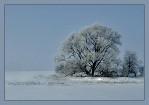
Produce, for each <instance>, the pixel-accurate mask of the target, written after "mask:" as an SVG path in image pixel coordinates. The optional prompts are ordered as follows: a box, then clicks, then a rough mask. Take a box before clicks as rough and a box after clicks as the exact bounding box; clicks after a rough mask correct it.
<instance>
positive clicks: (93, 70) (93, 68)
mask: <svg viewBox="0 0 149 105" xmlns="http://www.w3.org/2000/svg"><path fill="white" fill-rule="evenodd" d="M95 67H96V61H95V62H94V63H93V66H92V74H91V75H92V77H94V72H95V69H96V68H95Z"/></svg>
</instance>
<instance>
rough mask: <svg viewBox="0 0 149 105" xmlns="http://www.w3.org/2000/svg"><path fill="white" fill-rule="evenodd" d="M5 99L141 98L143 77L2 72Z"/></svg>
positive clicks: (46, 72)
mask: <svg viewBox="0 0 149 105" xmlns="http://www.w3.org/2000/svg"><path fill="white" fill-rule="evenodd" d="M5 100H144V78H126V77H121V78H120V77H119V78H105V77H59V76H57V75H55V74H54V72H49V71H21V72H19V71H7V72H5Z"/></svg>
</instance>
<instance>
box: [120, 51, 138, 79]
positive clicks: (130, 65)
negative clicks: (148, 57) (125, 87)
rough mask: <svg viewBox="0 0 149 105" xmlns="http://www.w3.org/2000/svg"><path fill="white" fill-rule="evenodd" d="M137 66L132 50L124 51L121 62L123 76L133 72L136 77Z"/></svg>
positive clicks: (134, 53) (135, 56)
mask: <svg viewBox="0 0 149 105" xmlns="http://www.w3.org/2000/svg"><path fill="white" fill-rule="evenodd" d="M137 68H138V58H137V54H136V52H134V51H126V52H125V54H124V62H123V76H127V77H128V76H129V75H131V74H133V75H134V76H135V77H136V74H137Z"/></svg>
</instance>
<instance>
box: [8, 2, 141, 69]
mask: <svg viewBox="0 0 149 105" xmlns="http://www.w3.org/2000/svg"><path fill="white" fill-rule="evenodd" d="M94 23H99V24H101V25H104V26H107V27H109V28H113V29H114V30H116V31H117V32H118V33H119V34H121V36H122V38H121V41H122V46H120V47H119V48H120V55H119V56H120V57H121V58H122V57H123V55H124V52H125V51H126V50H134V51H136V52H137V55H138V58H139V59H140V60H142V61H144V5H5V70H6V71H7V70H9V71H14V70H19V71H24V70H43V71H45V70H54V66H55V63H54V55H56V54H59V48H60V47H61V43H62V42H63V41H64V40H66V38H67V37H68V35H69V33H71V32H73V31H76V32H78V31H79V30H80V28H82V27H84V26H89V25H92V24H94Z"/></svg>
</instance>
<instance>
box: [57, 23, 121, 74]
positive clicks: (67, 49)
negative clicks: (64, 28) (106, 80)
mask: <svg viewBox="0 0 149 105" xmlns="http://www.w3.org/2000/svg"><path fill="white" fill-rule="evenodd" d="M120 38H121V35H120V34H119V33H118V32H116V31H114V30H113V29H111V28H108V27H106V26H102V25H100V24H98V23H96V24H93V25H91V26H87V27H84V28H82V29H81V30H80V31H79V32H72V33H71V34H70V35H69V37H68V38H67V40H66V41H64V42H63V44H62V46H61V49H60V55H57V56H56V57H55V61H56V62H57V65H56V69H55V70H56V72H57V73H61V74H65V75H73V74H75V73H85V74H87V75H90V76H94V74H95V71H101V70H102V71H104V70H107V69H112V67H114V64H116V63H115V61H116V60H117V55H118V53H119V49H118V45H121V41H120Z"/></svg>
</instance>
